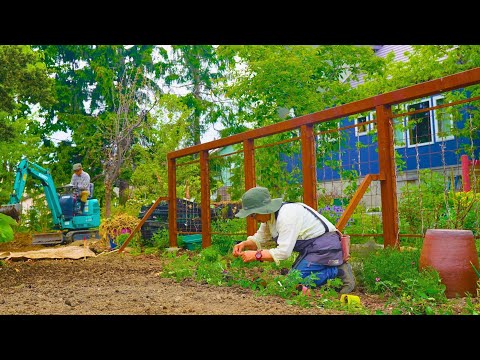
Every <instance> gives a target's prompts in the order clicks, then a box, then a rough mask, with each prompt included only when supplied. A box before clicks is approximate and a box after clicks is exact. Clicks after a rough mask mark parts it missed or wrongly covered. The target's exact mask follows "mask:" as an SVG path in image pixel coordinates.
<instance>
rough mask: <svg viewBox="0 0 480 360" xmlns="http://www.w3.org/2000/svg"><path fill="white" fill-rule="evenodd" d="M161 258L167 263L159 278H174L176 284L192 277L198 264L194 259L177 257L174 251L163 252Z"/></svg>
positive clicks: (183, 256)
mask: <svg viewBox="0 0 480 360" xmlns="http://www.w3.org/2000/svg"><path fill="white" fill-rule="evenodd" d="M163 256H164V258H165V259H166V260H167V261H166V262H165V264H164V266H163V270H162V272H161V273H160V276H162V277H168V278H174V279H175V280H176V281H177V282H180V281H182V280H184V279H188V278H192V277H193V275H194V273H195V269H196V267H197V262H198V260H197V258H196V257H192V258H190V257H189V256H188V254H182V255H178V254H177V252H176V251H165V252H163Z"/></svg>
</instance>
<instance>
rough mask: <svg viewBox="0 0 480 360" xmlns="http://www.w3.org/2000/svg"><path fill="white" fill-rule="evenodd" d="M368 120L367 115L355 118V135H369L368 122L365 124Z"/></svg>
mask: <svg viewBox="0 0 480 360" xmlns="http://www.w3.org/2000/svg"><path fill="white" fill-rule="evenodd" d="M367 121H368V118H367V116H361V117H358V118H356V119H355V125H358V126H356V127H355V136H362V135H367V132H368V124H365V123H366V122H367Z"/></svg>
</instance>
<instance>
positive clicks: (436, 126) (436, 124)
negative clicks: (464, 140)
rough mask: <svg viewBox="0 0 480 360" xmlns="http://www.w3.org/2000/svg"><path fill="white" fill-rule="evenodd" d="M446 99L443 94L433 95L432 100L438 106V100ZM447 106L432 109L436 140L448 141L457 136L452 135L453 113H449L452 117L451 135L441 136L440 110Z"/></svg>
mask: <svg viewBox="0 0 480 360" xmlns="http://www.w3.org/2000/svg"><path fill="white" fill-rule="evenodd" d="M440 99H442V100H444V99H445V97H444V96H442V95H435V96H433V97H432V101H433V106H437V105H438V103H437V102H438V100H440ZM443 109H445V108H442V109H434V110H431V111H432V116H433V119H434V124H435V141H436V142H442V141H448V140H453V139H454V138H455V136H453V135H452V132H451V130H452V129H453V116H452V115H451V114H449V117H450V135H448V136H440V134H439V129H440V126H439V123H438V116H437V114H438V112H439V111H440V110H443Z"/></svg>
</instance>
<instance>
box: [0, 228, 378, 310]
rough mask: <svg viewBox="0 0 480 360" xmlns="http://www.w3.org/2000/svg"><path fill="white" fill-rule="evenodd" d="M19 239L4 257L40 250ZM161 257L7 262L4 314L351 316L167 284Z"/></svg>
mask: <svg viewBox="0 0 480 360" xmlns="http://www.w3.org/2000/svg"><path fill="white" fill-rule="evenodd" d="M42 248H44V246H42V245H34V246H32V245H31V239H30V238H29V237H28V236H27V235H24V234H23V235H22V234H17V236H16V238H15V240H14V241H13V242H10V243H3V244H0V252H3V251H27V250H35V249H42ZM161 271H162V259H161V258H160V257H159V256H157V255H132V254H129V253H127V252H122V253H118V252H110V253H103V254H100V255H97V256H96V257H87V258H85V259H79V260H72V259H58V260H52V259H35V260H15V261H14V260H3V266H0V289H1V291H0V315H179V314H182V315H242V314H247V315H345V314H348V312H347V311H341V310H326V309H320V308H303V307H300V306H298V305H288V304H287V302H286V300H285V299H283V298H281V297H277V296H260V295H258V293H256V292H255V291H252V290H250V289H245V288H241V287H219V286H213V285H208V284H203V283H199V282H195V281H193V280H184V281H181V282H176V281H175V280H174V279H169V278H168V279H167V278H162V277H160V276H159V273H160V272H161ZM353 294H354V295H358V296H360V298H361V301H362V305H363V306H364V307H365V308H367V309H370V310H372V311H374V310H377V309H378V310H384V311H385V309H384V302H385V301H384V300H383V299H381V298H379V297H377V296H369V295H367V294H363V293H361V292H360V291H356V292H354V293H353Z"/></svg>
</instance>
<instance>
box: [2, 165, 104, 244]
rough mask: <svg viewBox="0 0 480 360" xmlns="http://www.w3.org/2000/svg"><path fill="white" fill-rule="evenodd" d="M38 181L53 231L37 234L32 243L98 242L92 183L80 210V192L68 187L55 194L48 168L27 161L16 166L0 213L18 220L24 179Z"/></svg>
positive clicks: (98, 210) (96, 215) (98, 219)
mask: <svg viewBox="0 0 480 360" xmlns="http://www.w3.org/2000/svg"><path fill="white" fill-rule="evenodd" d="M28 176H31V177H32V178H34V179H36V180H39V181H40V182H41V184H42V186H43V189H44V192H45V199H46V201H47V204H48V207H49V209H50V211H51V212H52V220H53V227H52V230H55V231H52V232H47V233H36V234H33V236H32V239H33V240H32V244H40V245H54V244H67V243H70V242H72V241H75V240H84V239H87V240H90V239H100V235H99V232H98V227H99V226H100V205H99V203H98V200H97V199H94V198H93V197H92V196H93V184H90V195H89V198H88V199H87V202H86V204H85V207H84V209H83V211H81V210H80V208H81V206H80V205H81V204H80V192H79V191H78V189H75V188H74V187H73V186H71V185H67V186H63V187H62V189H63V191H62V193H61V194H60V193H58V192H57V188H56V187H55V184H54V182H53V179H52V176H51V174H50V171H49V170H48V169H44V168H43V167H41V166H40V165H37V164H35V163H32V162H30V161H28V160H27V159H23V160H22V161H20V163H19V165H18V166H17V173H16V177H15V184H14V186H13V192H12V194H11V195H10V201H9V202H8V204H6V205H2V206H0V213H3V214H5V215H8V216H10V217H12V218H13V219H15V220H17V222H18V221H19V220H20V216H21V214H22V204H21V199H22V196H23V191H24V189H25V184H26V181H27V177H28Z"/></svg>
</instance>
